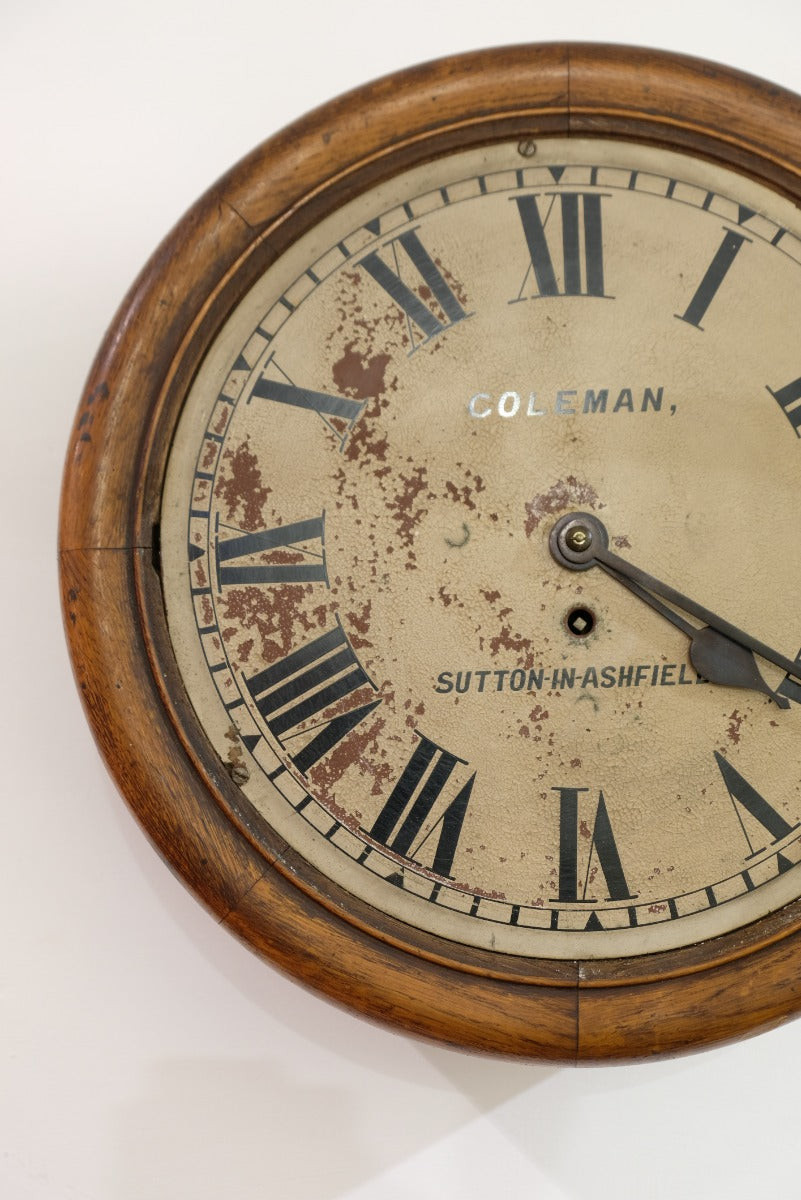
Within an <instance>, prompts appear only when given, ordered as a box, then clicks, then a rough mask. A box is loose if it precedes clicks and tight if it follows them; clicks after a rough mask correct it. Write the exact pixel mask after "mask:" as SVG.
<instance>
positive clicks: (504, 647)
mask: <svg viewBox="0 0 801 1200" xmlns="http://www.w3.org/2000/svg"><path fill="white" fill-rule="evenodd" d="M530 650H531V639H530V638H524V637H523V636H522V635H521V634H519V633H512V631H511V629H510V627H509V626H508V625H504V627H503V628H502V629H501V631H500V633H499V634H498V636H497V637H494V638H490V640H489V651H490V654H491V655H492V657H493V658H496V657H497V656H498V654H502V653H508V652H511V653H513V654H518V655H520V654H525V653H528V652H530Z"/></svg>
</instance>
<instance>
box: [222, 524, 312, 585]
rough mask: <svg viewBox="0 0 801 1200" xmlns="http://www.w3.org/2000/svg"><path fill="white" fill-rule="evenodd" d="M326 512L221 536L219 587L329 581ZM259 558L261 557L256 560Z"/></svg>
mask: <svg viewBox="0 0 801 1200" xmlns="http://www.w3.org/2000/svg"><path fill="white" fill-rule="evenodd" d="M324 538H325V513H323V514H322V516H319V517H310V518H309V519H308V520H306V521H292V522H290V523H289V524H287V525H280V526H279V527H278V528H277V529H261V530H259V531H257V532H255V533H240V534H239V535H238V536H236V537H229V538H218V539H217V542H216V551H217V556H216V558H217V587H218V590H220V591H221V590H222V589H223V588H224V587H231V586H236V585H240V586H242V585H248V584H261V583H268V584H277V583H325V584H326V585H327V584H328V575H327V573H326V565H325V547H324ZM254 559H257V560H258V561H255V562H254V561H253V560H254Z"/></svg>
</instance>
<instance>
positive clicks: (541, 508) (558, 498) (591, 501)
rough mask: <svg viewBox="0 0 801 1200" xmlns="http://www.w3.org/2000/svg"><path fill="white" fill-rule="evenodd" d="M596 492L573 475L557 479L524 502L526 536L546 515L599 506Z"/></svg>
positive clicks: (534, 529) (533, 530)
mask: <svg viewBox="0 0 801 1200" xmlns="http://www.w3.org/2000/svg"><path fill="white" fill-rule="evenodd" d="M600 507H603V506H602V505H599V504H598V493H597V492H596V490H595V488H594V487H592V486H591V485H590V484H589V483H583V482H582V481H581V480H579V479H577V478H576V477H575V475H568V477H567V478H566V479H559V480H557V482H556V483H555V484H554V485H553V486H552V487H550V488H549V489H548V491H547V492H540V493H539V494H538V495H536V496H534V497H532V499H531V500H529V501H527V502H526V523H525V531H526V537H531V536H532V534H533V533H535V531H536V530H537V529H538V528H539V526H540V525H541V524H542V522H543V521H544V520H545V519H546V518H547V517H553V516H555V515H556V514H557V513H561V512H568V511H569V510H570V509H571V508H592V509H595V508H600Z"/></svg>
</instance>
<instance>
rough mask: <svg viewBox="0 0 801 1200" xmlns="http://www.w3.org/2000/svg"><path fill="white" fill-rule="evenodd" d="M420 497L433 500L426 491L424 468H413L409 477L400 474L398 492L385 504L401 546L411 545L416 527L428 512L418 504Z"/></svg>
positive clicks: (426, 482) (426, 474)
mask: <svg viewBox="0 0 801 1200" xmlns="http://www.w3.org/2000/svg"><path fill="white" fill-rule="evenodd" d="M421 496H422V497H423V498H424V499H426V500H433V499H434V496H433V495H432V493H431V492H430V491H429V490H428V472H427V470H426V468H425V467H424V466H420V467H415V468H414V470H413V471H412V472H411V474H409V475H402V474H401V475H400V476H399V480H398V490H397V492H396V493H395V495H394V496H393V497H392V498H391V499H390V500H389V501H388V502H387V508H388V509H389V511H390V513H391V514H392V519H393V520H394V522H395V525H396V527H397V531H398V537H399V538H400V543H401V545H402V546H406V547H408V546H410V545H411V544H412V542H413V541H414V535H415V532H416V529H417V526H418V525H419V524H420V522H421V521H422V519H423V517H424V516H425V515H426V513H427V511H428V509H427V507H426V506H424V505H423V504H418V499H419V498H420V497H421Z"/></svg>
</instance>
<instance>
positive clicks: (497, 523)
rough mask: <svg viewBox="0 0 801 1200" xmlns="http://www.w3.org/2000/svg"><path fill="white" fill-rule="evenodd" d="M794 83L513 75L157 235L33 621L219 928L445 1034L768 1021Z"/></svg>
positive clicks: (783, 973)
mask: <svg viewBox="0 0 801 1200" xmlns="http://www.w3.org/2000/svg"><path fill="white" fill-rule="evenodd" d="M799 199H801V100H799V99H798V98H797V97H795V96H793V95H790V94H788V93H786V92H783V91H781V90H779V89H777V88H775V87H772V86H770V85H768V84H766V83H762V82H760V81H758V80H755V79H752V78H749V77H746V76H743V75H741V74H737V73H735V72H733V71H730V70H727V69H724V68H721V67H716V66H712V65H710V64H708V63H705V62H701V61H698V60H693V59H688V58H680V57H678V56H673V55H668V54H659V53H655V52H648V51H644V50H634V49H631V48H614V47H594V46H585V45H543V46H528V47H516V48H510V49H505V50H495V51H491V52H483V53H480V54H473V55H466V56H462V57H458V58H453V59H448V60H445V61H442V62H438V63H433V64H430V65H427V66H423V67H419V68H416V69H414V70H411V71H407V72H404V73H402V74H400V75H397V76H393V77H390V78H387V79H383V80H379V81H378V82H377V83H374V84H372V85H370V86H368V87H364V88H361V89H359V90H358V91H356V92H353V93H351V94H349V95H347V96H344V97H342V98H340V99H338V100H335V101H333V102H332V103H331V104H329V105H326V106H325V107H323V108H322V109H319V110H318V111H316V112H314V113H312V114H310V115H309V116H307V117H305V118H304V119H303V120H301V121H299V122H297V123H296V124H295V125H293V126H292V127H290V128H289V129H287V130H285V131H284V132H282V133H280V134H278V135H276V136H275V137H273V138H271V139H270V140H269V141H267V142H266V143H264V145H262V146H261V147H259V148H258V149H257V150H256V151H254V152H253V153H252V154H251V155H250V156H249V157H248V158H247V159H245V160H244V161H243V162H242V163H240V164H239V165H238V166H237V167H235V168H234V169H233V170H232V171H231V172H230V173H229V174H228V175H226V176H225V177H224V178H223V179H222V180H221V181H220V182H219V183H217V184H216V185H215V186H214V187H213V188H212V189H211V190H210V191H209V192H208V193H207V194H206V195H205V196H204V197H203V198H202V199H201V200H199V201H198V203H197V204H196V205H195V206H194V207H193V208H192V209H191V211H190V212H189V213H188V214H187V216H186V217H185V218H184V219H183V221H182V222H181V223H180V224H179V225H178V226H177V228H176V229H175V230H174V231H173V232H172V233H171V234H170V235H169V237H168V238H167V239H166V241H165V242H164V244H163V245H162V246H161V247H160V248H159V250H158V251H157V252H156V254H155V255H154V257H153V258H152V259H151V261H150V262H149V263H148V265H147V266H146V267H145V269H144V271H143V273H142V275H141V276H140V278H139V279H138V280H137V282H136V283H135V284H134V286H133V288H132V290H131V292H130V293H129V295H128V296H127V297H126V299H125V301H124V303H123V305H122V307H121V309H120V312H119V314H118V315H117V317H116V318H115V320H114V322H113V324H112V327H111V329H110V331H109V334H108V335H107V338H106V340H105V342H104V344H103V346H102V347H101V349H100V352H99V354H98V357H97V360H96V362H95V364H94V367H93V369H92V372H91V375H90V378H89V381H88V383H87V387H86V392H85V395H84V397H83V400H82V403H81V406H80V409H79V411H78V415H77V418H76V422H75V427H74V431H73V435H72V439H71V442H70V448H69V452H68V458H67V468H66V474H65V481H64V492H63V505H62V516H61V532H60V561H61V580H62V588H63V604H64V612H65V624H66V629H67V634H68V639H69V644H70V648H71V653H72V656H73V662H74V666H75V672H76V677H77V680H78V683H79V685H80V689H81V694H82V698H83V700H84V703H85V706H86V709H87V713H88V716H89V720H90V722H91V725H92V728H93V730H94V733H95V736H96V738H97V741H98V743H99V746H100V749H101V751H102V753H103V755H104V757H105V759H106V761H107V763H108V764H109V767H110V769H111V771H112V773H113V775H114V778H115V779H116V781H117V783H118V785H119V787H120V790H121V791H122V793H123V795H124V796H125V798H126V800H127V801H128V803H129V804H130V805H131V807H132V809H133V811H134V812H135V814H136V815H137V817H138V819H139V820H140V822H141V824H142V825H143V827H144V829H145V831H146V832H147V834H148V835H149V836H150V838H151V839H152V840H153V842H154V843H155V845H156V846H157V847H158V849H159V850H160V852H161V853H162V855H163V856H164V857H165V858H166V860H167V861H168V862H169V863H170V865H171V866H172V867H173V868H174V869H175V870H176V871H177V873H178V874H179V875H180V876H181V877H182V878H183V879H184V880H185V881H186V883H187V884H188V885H189V887H190V888H191V889H192V890H193V891H194V892H195V894H196V895H197V896H198V898H199V899H200V900H202V902H203V903H204V904H205V905H206V906H207V907H208V908H209V909H210V910H211V912H212V913H213V914H214V916H215V917H216V919H217V920H219V921H221V922H222V923H224V924H225V926H226V927H227V928H228V929H230V930H231V932H233V933H234V934H236V935H237V936H238V937H240V938H242V939H243V940H244V941H245V942H246V943H248V944H249V945H250V946H251V947H252V948H253V949H254V950H255V951H256V952H257V953H259V954H261V955H263V956H264V957H265V958H266V959H268V960H269V961H271V962H272V963H273V964H275V965H277V966H278V967H280V968H282V969H284V970H286V971H287V972H289V973H290V974H291V975H292V976H294V977H295V978H297V979H298V980H300V981H301V982H303V983H305V984H308V985H310V986H312V987H313V988H316V989H318V990H319V991H321V992H322V993H324V994H326V995H327V996H329V997H332V998H334V999H336V1000H338V1001H340V1002H342V1003H344V1004H346V1005H348V1006H349V1007H351V1008H352V1009H354V1010H356V1011H357V1012H359V1013H362V1014H364V1015H367V1016H369V1017H373V1018H376V1019H378V1020H381V1021H384V1022H388V1023H390V1024H391V1025H393V1026H396V1027H399V1028H401V1029H403V1030H406V1031H409V1032H412V1033H415V1034H418V1035H421V1036H425V1037H431V1038H435V1039H439V1040H441V1041H444V1042H447V1043H450V1044H453V1045H457V1046H463V1047H466V1048H470V1049H474V1050H482V1051H487V1052H494V1053H500V1054H507V1055H518V1056H530V1057H539V1058H550V1059H555V1060H561V1061H567V1062H569V1061H581V1060H598V1059H614V1058H635V1057H641V1056H646V1055H654V1054H670V1053H677V1052H679V1051H682V1050H685V1049H689V1048H693V1047H695V1048H697V1047H702V1046H704V1045H709V1044H712V1043H716V1042H719V1041H722V1040H725V1039H732V1038H736V1037H739V1036H742V1035H744V1034H746V1033H749V1032H755V1031H757V1030H759V1029H764V1028H767V1027H770V1026H772V1025H775V1024H777V1023H778V1022H780V1021H782V1020H783V1019H785V1018H787V1017H788V1016H790V1015H792V1014H793V1013H794V1012H795V1011H796V1010H797V1008H798V1006H799V1003H801V985H799V982H798V974H799V968H800V967H801V900H800V899H799V897H801V868H799V866H798V865H797V864H798V863H799V862H801V770H800V769H799V745H801V740H800V739H801V675H799V674H798V671H799V667H798V664H797V663H796V654H797V652H798V647H799V644H801V629H800V628H799V627H798V623H797V619H796V603H795V596H796V590H797V580H798V578H799V569H801V539H799V538H798V536H797V533H796V532H795V528H794V516H795V513H796V511H797V506H798V501H799V496H800V495H801V473H800V472H799V456H800V455H801V447H800V446H799V434H801V379H800V378H799V376H801V356H799V354H798V349H797V347H798V344H799V337H798V334H799V332H801V330H800V329H799V325H801V317H799V313H801V217H799V215H798V203H799Z"/></svg>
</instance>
